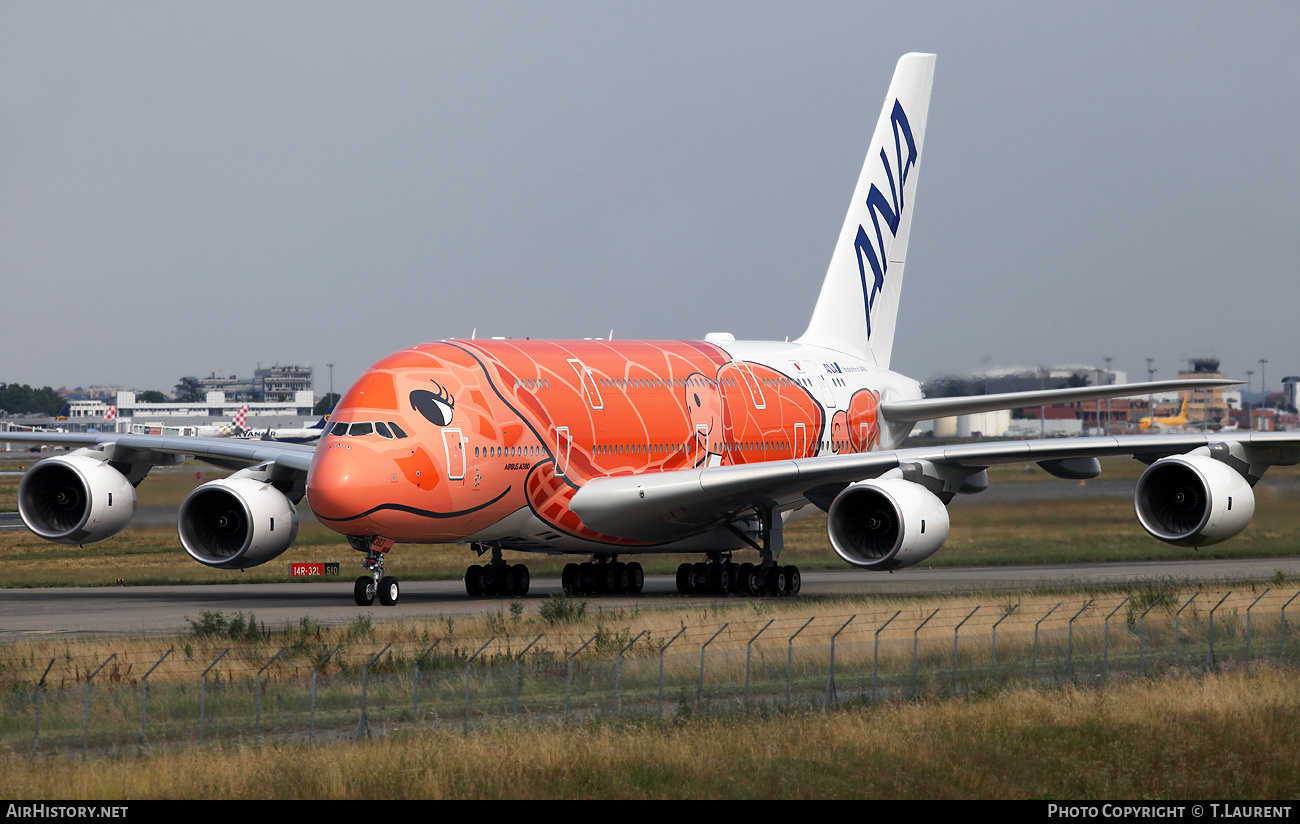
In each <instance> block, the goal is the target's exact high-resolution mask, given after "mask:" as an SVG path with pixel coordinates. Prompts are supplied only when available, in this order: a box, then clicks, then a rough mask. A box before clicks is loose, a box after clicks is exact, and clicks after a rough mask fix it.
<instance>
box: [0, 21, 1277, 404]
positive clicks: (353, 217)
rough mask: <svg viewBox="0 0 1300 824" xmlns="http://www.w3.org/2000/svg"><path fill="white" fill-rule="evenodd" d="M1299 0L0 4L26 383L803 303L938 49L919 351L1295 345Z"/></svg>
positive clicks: (12, 332)
mask: <svg viewBox="0 0 1300 824" xmlns="http://www.w3.org/2000/svg"><path fill="white" fill-rule="evenodd" d="M1297 32H1300V4H1297V3H1294V2H1286V3H1244V4H1224V3H1215V4H1208V3H1205V4H1202V3H1185V2H1179V3H1130V2H1122V3H1099V2H1089V3H1074V4H1068V5H1066V4H1059V3H998V4H987V3H969V2H955V3H926V2H908V3H864V2H856V3H806V2H800V3H793V2H791V3H778V4H769V3H756V2H741V3H718V2H692V3H680V4H679V3H667V2H656V3H650V4H646V3H612V2H591V3H558V2H557V3H539V2H527V3H490V2H475V3H468V2H467V3H454V4H448V3H432V2H411V3H400V2H366V3H355V2H349V3H330V2H303V3H294V2H259V3H240V2H222V3H201V4H200V3H173V2H157V3H145V2H118V3H102V2H85V3H77V2H59V3H47V2H17V0H5V2H3V3H0V296H2V297H0V306H2V307H3V311H2V312H0V381H9V382H20V383H33V384H42V385H43V384H52V385H54V386H59V385H68V386H72V385H77V384H90V383H119V384H122V385H124V386H135V387H139V388H142V389H143V388H159V389H163V390H170V389H171V387H172V385H173V384H174V383H176V380H177V379H178V378H179V377H180V376H181V375H188V374H201V375H206V374H208V373H209V372H211V371H214V370H216V371H229V372H236V373H238V374H240V375H241V376H243V375H249V374H251V372H252V370H253V368H254V367H255V366H256V365H257V363H258V362H259V361H260V362H261V363H262V364H266V365H269V364H271V363H272V362H280V363H301V362H304V361H305V362H310V363H311V364H312V365H313V366H315V367H317V368H318V378H317V390H318V391H320V392H324V391H326V389H327V382H328V376H327V370H326V369H325V364H326V363H329V362H333V363H334V364H335V371H334V383H335V388H336V389H338V390H339V391H342V389H343V388H345V387H346V386H347V385H348V384H349V383H350V382H351V381H352V380H354V379H355V378H356V377H357V376H358V375H359V374H360V372H361V371H362V370H363V369H365V367H366V366H368V365H369V364H371V363H373V362H374V361H377V360H379V359H380V358H381V357H383V356H384V355H385V354H387V353H388V352H390V351H392V350H395V349H398V348H401V347H403V346H406V345H409V344H413V343H419V342H422V341H426V340H435V339H439V338H445V337H468V336H469V335H470V333H471V332H472V331H473V330H475V329H477V331H478V334H479V335H480V336H491V335H509V336H514V337H525V336H530V337H585V336H602V337H603V336H605V335H607V334H608V333H609V331H610V329H611V328H612V329H613V331H614V335H615V337H616V338H639V337H646V338H698V337H702V336H703V335H704V334H705V333H707V332H711V331H729V332H732V333H734V334H735V335H736V337H738V338H759V339H778V340H779V339H781V338H784V337H785V336H787V335H789V336H791V337H794V336H797V335H799V334H801V333H802V332H803V330H804V328H805V326H806V324H807V321H808V318H809V316H810V314H811V312H812V306H813V303H814V301H815V299H816V296H817V293H818V290H819V288H820V285H821V280H822V277H823V275H824V274H825V271H826V265H827V263H828V262H829V260H830V255H831V245H832V244H833V243H834V241H835V238H836V236H837V234H838V231H839V228H840V224H841V223H842V222H843V219H844V214H845V211H846V209H847V207H848V199H849V196H850V195H851V194H852V190H853V184H854V182H855V181H856V179H857V175H858V172H859V170H860V168H861V166H862V162H863V157H864V155H865V152H866V147H867V142H868V141H869V139H870V132H871V129H872V128H873V126H874V124H875V120H876V118H877V116H878V115H879V112H880V104H881V101H882V99H883V97H884V93H885V90H886V87H887V86H888V83H889V79H890V76H891V74H892V72H893V67H894V64H895V63H896V62H897V60H898V58H899V56H900V55H902V54H903V53H904V52H908V51H929V52H935V53H937V54H938V61H937V64H936V68H935V79H934V92H933V97H932V99H931V107H930V118H929V126H928V132H927V135H926V143H925V148H924V154H923V155H922V161H921V166H920V177H919V186H918V192H917V197H916V201H915V202H916V214H915V220H914V223H913V227H912V238H911V245H910V249H909V256H908V267H907V280H906V285H905V287H904V290H903V298H902V308H901V311H900V317H899V331H898V339H897V341H896V344H895V347H894V364H893V366H894V368H895V369H897V370H899V371H902V372H905V373H908V374H911V375H913V376H915V377H919V378H926V377H930V376H932V375H934V374H937V373H940V372H948V371H962V370H970V369H978V368H980V367H982V366H1004V365H1012V364H1025V365H1037V364H1045V363H1100V362H1101V359H1102V358H1103V357H1104V356H1111V357H1113V358H1114V366H1115V368H1117V369H1123V370H1127V371H1128V372H1129V373H1130V379H1137V378H1144V377H1145V370H1146V362H1145V358H1148V357H1152V358H1155V365H1156V367H1157V369H1158V373H1157V377H1169V376H1172V374H1173V372H1174V370H1175V369H1176V368H1177V367H1178V366H1180V365H1181V363H1182V362H1183V361H1182V359H1185V358H1186V357H1190V356H1193V355H1217V356H1218V357H1220V358H1221V359H1222V361H1223V366H1224V371H1225V372H1226V373H1227V374H1229V375H1230V376H1234V377H1242V378H1244V377H1245V370H1247V369H1255V370H1257V374H1256V375H1255V379H1254V382H1255V387H1256V389H1257V388H1258V385H1259V375H1258V369H1259V367H1258V365H1257V361H1258V359H1259V358H1268V359H1269V364H1268V366H1267V374H1268V377H1269V384H1270V386H1272V387H1274V388H1276V387H1278V385H1279V381H1280V379H1281V378H1282V376H1284V375H1288V374H1300V356H1297V355H1296V354H1295V353H1296V346H1295V341H1296V335H1295V328H1296V319H1297V313H1298V310H1300V300H1297V298H1300V280H1298V279H1297V276H1296V271H1295V269H1296V267H1295V263H1294V261H1295V259H1296V251H1295V250H1296V247H1297V239H1298V238H1297V236H1298V235H1300V232H1297V229H1298V228H1300V226H1298V223H1300V221H1297V215H1298V214H1300V211H1298V206H1297V203H1298V202H1300V196H1298V195H1297V192H1298V191H1300V160H1298V159H1297V157H1298V154H1297V153H1298V152H1300V105H1298V104H1300V57H1298V56H1297V48H1296V43H1295V37H1296V33H1297Z"/></svg>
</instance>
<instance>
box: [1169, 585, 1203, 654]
mask: <svg viewBox="0 0 1300 824" xmlns="http://www.w3.org/2000/svg"><path fill="white" fill-rule="evenodd" d="M1200 594H1201V591H1200V590H1199V589H1198V590H1197V591H1196V594H1195V595H1193V596H1192V597H1191V598H1188V599H1187V603H1185V604H1183V605H1182V607H1180V608H1179V610H1178V611H1177V612H1175V613H1174V666H1175V667H1177V666H1178V665H1179V660H1180V659H1179V653H1180V647H1181V646H1182V636H1183V632H1182V628H1181V623H1180V622H1181V620H1182V617H1183V610H1185V609H1187V608H1188V607H1190V606H1191V605H1192V602H1193V601H1195V600H1196V596H1197V595H1200Z"/></svg>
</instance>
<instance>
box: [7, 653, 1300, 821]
mask: <svg viewBox="0 0 1300 824" xmlns="http://www.w3.org/2000/svg"><path fill="white" fill-rule="evenodd" d="M1295 678H1296V675H1295V673H1294V672H1293V671H1276V670H1272V671H1270V670H1265V671H1256V672H1253V673H1251V674H1250V675H1244V674H1241V673H1231V674H1212V675H1206V676H1203V677H1198V678H1172V679H1165V680H1161V681H1156V682H1151V681H1138V682H1131V683H1123V684H1117V685H1112V686H1109V687H1106V688H1101V689H1087V688H1073V687H1066V688H1061V689H1055V690H1046V691H1034V690H1030V689H1026V688H1017V689H1008V690H1001V691H995V692H991V693H987V694H982V695H976V696H968V697H966V698H962V699H949V700H943V701H932V702H922V703H915V704H911V703H908V704H886V705H881V706H875V707H867V706H863V707H854V708H847V709H842V710H839V711H834V712H830V713H822V712H818V711H802V712H794V713H791V714H780V713H770V712H769V713H761V714H754V715H744V714H739V713H725V714H717V715H707V714H706V715H697V716H691V715H684V716H679V717H678V718H677V719H675V720H674V721H671V722H663V723H659V722H651V721H647V720H635V719H634V720H626V719H625V720H623V721H621V722H617V723H616V722H612V721H609V720H599V721H593V722H589V723H586V724H579V725H571V726H565V725H559V724H554V725H552V724H539V725H526V726H511V725H499V726H492V727H486V728H482V729H479V730H476V731H474V732H472V733H471V734H470V735H467V736H466V735H461V734H459V732H449V731H430V732H422V733H412V732H403V733H392V734H389V735H387V736H384V737H382V738H380V739H379V740H372V741H368V742H364V743H358V744H353V743H335V744H330V745H324V746H317V747H303V746H296V745H288V744H270V745H265V746H261V747H255V746H231V747H227V748H218V749H197V748H184V749H179V750H177V751H172V752H159V753H151V754H147V755H144V756H142V757H136V756H122V757H116V758H107V759H97V760H92V761H90V762H89V763H86V764H83V763H80V762H79V761H74V760H64V759H61V758H44V759H42V760H41V761H40V768H39V769H32V762H31V760H30V759H29V758H27V757H25V756H19V755H10V756H7V757H3V758H0V775H2V776H3V778H0V791H2V792H3V794H4V795H5V796H7V797H10V798H23V799H28V800H42V799H77V798H93V799H105V800H107V799H153V798H193V799H206V798H257V799H271V798H277V799H278V798H322V799H350V798H472V799H477V798H565V799H568V798H572V799H586V798H632V799H641V798H645V799H651V798H702V799H703V798H709V799H719V798H781V799H793V798H797V799H827V798H1044V797H1049V798H1050V797H1056V798H1070V799H1079V800H1087V799H1116V798H1147V799H1179V798H1206V797H1212V798H1218V799H1222V800H1228V799H1251V798H1279V797H1293V796H1295V795H1296V794H1297V792H1300V762H1297V760H1296V759H1295V758H1294V757H1292V754H1293V753H1294V752H1295V751H1296V749H1297V747H1298V746H1300V691H1297V690H1296V689H1295Z"/></svg>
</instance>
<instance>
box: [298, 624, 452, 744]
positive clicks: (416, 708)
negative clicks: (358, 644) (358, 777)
mask: <svg viewBox="0 0 1300 824" xmlns="http://www.w3.org/2000/svg"><path fill="white" fill-rule="evenodd" d="M441 643H442V639H441V638H439V639H438V640H437V641H434V642H433V644H432V645H431V646H430V647H429V648H428V649H426V650H425V651H424V654H423V655H421V656H420V657H419V658H418V659H416V662H415V690H414V691H413V693H412V702H411V723H412V724H414V725H415V726H419V724H420V664H423V663H424V659H425V658H428V657H429V653H431V652H433V651H434V650H435V649H437V648H438V645H439V644H441ZM315 675H316V674H315V672H313V673H312V677H313V678H315ZM312 688H313V689H315V683H314V682H313V684H312ZM313 695H314V693H313Z"/></svg>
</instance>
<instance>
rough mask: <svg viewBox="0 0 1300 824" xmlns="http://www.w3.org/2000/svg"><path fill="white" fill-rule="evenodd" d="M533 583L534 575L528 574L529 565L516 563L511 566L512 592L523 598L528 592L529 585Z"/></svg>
mask: <svg viewBox="0 0 1300 824" xmlns="http://www.w3.org/2000/svg"><path fill="white" fill-rule="evenodd" d="M530 583H532V576H531V575H529V574H528V567H526V566H524V565H523V564H515V565H514V566H512V567H510V594H511V595H513V596H515V597H516V598H522V597H523V596H525V595H527V594H528V586H529V584H530Z"/></svg>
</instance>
